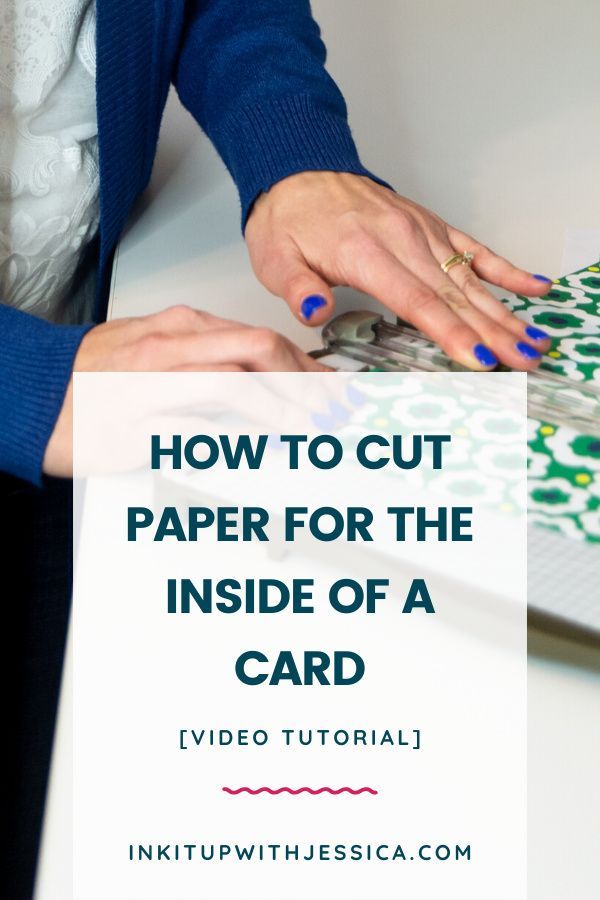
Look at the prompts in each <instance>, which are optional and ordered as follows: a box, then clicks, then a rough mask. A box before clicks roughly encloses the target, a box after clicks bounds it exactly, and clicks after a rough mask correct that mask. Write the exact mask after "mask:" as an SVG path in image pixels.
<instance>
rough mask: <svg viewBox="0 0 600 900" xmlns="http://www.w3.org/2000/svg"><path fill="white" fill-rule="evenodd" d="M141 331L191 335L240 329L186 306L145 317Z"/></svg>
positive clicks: (238, 325) (141, 322)
mask: <svg viewBox="0 0 600 900" xmlns="http://www.w3.org/2000/svg"><path fill="white" fill-rule="evenodd" d="M138 321H139V323H140V331H141V332H142V333H144V334H148V333H153V332H158V333H163V334H182V335H183V334H189V332H201V331H217V330H221V329H223V328H234V327H237V328H239V327H240V323H239V322H234V321H232V320H230V319H222V318H221V317H220V316H214V315H212V313H209V312H206V311H205V310H203V309H194V308H193V307H191V306H187V305H185V304H176V305H175V306H168V307H166V309H162V310H160V312H157V313H152V314H151V315H148V316H143V317H142V318H140V319H139V320H138Z"/></svg>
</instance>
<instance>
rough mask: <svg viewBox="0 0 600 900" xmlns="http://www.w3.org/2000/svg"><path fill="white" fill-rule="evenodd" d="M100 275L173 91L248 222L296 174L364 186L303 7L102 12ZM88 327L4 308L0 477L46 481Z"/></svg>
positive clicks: (129, 2) (120, 2) (182, 3)
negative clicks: (264, 198)
mask: <svg viewBox="0 0 600 900" xmlns="http://www.w3.org/2000/svg"><path fill="white" fill-rule="evenodd" d="M96 12H97V35H96V44H97V72H96V103H97V114H98V140H99V152H100V271H99V279H98V297H97V308H96V315H95V319H96V321H101V320H102V319H103V318H104V316H105V310H106V298H107V295H108V284H109V281H110V270H111V265H112V257H113V252H114V249H115V246H116V243H117V241H118V239H119V236H120V234H121V231H122V229H123V226H124V224H125V222H126V219H127V216H128V213H129V212H130V210H131V207H132V204H133V203H134V201H135V199H136V197H137V196H138V195H139V193H140V192H141V191H142V190H143V189H144V187H145V186H146V185H147V183H148V180H149V178H150V173H151V170H152V164H153V160H154V155H155V151H156V144H157V140H158V132H159V127H160V121H161V116H162V112H163V109H164V105H165V102H166V98H167V93H168V90H169V85H170V84H171V83H173V84H175V86H176V88H177V91H178V93H179V96H180V98H181V100H182V102H183V104H184V105H185V106H186V107H187V109H188V110H189V111H190V112H191V114H192V115H193V116H194V118H195V119H196V120H197V122H198V123H199V124H200V126H201V127H202V128H203V129H204V131H205V132H206V133H207V134H208V136H209V138H210V139H211V141H212V142H213V144H214V145H215V147H216V148H217V150H218V152H219V153H220V155H221V157H222V158H223V160H224V162H225V164H226V166H227V168H228V169H229V172H230V173H231V175H232V177H233V179H234V181H235V183H236V185H237V187H238V190H239V194H240V200H241V206H242V223H243V224H244V223H245V221H246V218H247V216H248V213H249V211H250V209H251V206H252V203H253V201H254V200H255V198H256V197H257V196H258V195H259V194H260V193H261V192H262V191H265V190H267V189H268V188H269V187H271V186H272V185H273V184H275V183H276V182H277V181H280V180H281V179H282V178H284V177H286V176H287V175H291V174H293V173H295V172H301V171H307V170H311V169H313V170H334V171H345V172H354V173H356V174H369V173H368V172H367V171H366V170H365V169H364V168H363V166H362V165H361V163H360V161H359V158H358V155H357V152H356V148H355V146H354V143H353V141H352V137H351V134H350V130H349V127H348V123H347V118H346V107H345V104H344V100H343V98H342V96H341V94H340V92H339V90H338V89H337V87H336V85H335V84H334V82H333V81H332V79H331V78H330V77H329V75H328V74H327V72H326V71H325V67H324V63H325V48H324V46H323V43H322V42H321V39H320V34H319V29H318V26H317V25H316V23H315V22H314V20H313V19H312V16H311V11H310V5H309V2H308V0H96ZM90 327H92V325H91V324H90V325H83V326H60V325H53V324H50V323H48V322H45V321H43V320H42V319H39V318H36V317H34V316H31V315H26V314H24V313H21V312H18V311H16V310H14V309H11V308H9V307H7V306H6V305H4V304H2V303H0V471H4V472H8V473H11V474H12V475H16V476H18V477H20V478H23V479H26V480H28V481H30V482H33V483H35V484H39V483H40V482H41V467H42V460H43V455H44V452H45V448H46V445H47V443H48V440H49V438H50V435H51V433H52V430H53V428H54V425H55V423H56V419H57V417H58V414H59V412H60V408H61V406H62V402H63V399H64V395H65V391H66V388H67V385H68V382H69V378H70V375H71V369H72V365H73V359H74V356H75V354H76V352H77V348H78V346H79V343H80V341H81V339H82V338H83V336H84V334H85V333H86V331H87V329H88V328H90Z"/></svg>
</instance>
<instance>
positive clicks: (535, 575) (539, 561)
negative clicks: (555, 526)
mask: <svg viewBox="0 0 600 900" xmlns="http://www.w3.org/2000/svg"><path fill="white" fill-rule="evenodd" d="M527 537H528V568H527V574H528V581H529V584H528V602H529V606H530V607H531V608H532V609H534V610H536V611H537V612H541V613H545V614H547V615H551V616H555V617H557V618H558V619H562V620H564V621H565V622H567V623H569V624H572V625H576V626H578V627H580V628H585V629H586V630H589V631H594V632H598V634H600V544H592V543H589V542H587V541H574V540H571V539H570V538H568V537H565V536H564V535H561V534H555V533H554V532H553V531H549V530H548V529H546V528H542V527H540V526H538V525H530V526H529V528H528V535H527Z"/></svg>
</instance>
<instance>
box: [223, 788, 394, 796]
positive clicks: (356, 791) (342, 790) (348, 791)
mask: <svg viewBox="0 0 600 900" xmlns="http://www.w3.org/2000/svg"><path fill="white" fill-rule="evenodd" d="M223 790H224V791H225V792H226V793H227V794H241V793H242V792H243V791H245V792H246V793H247V794H283V793H288V794H294V795H296V794H302V793H305V794H343V793H346V794H376V793H377V791H376V790H374V789H373V788H370V787H361V788H358V789H354V788H351V787H341V788H330V787H321V788H316V789H314V788H309V787H301V788H296V789H295V790H294V788H290V787H280V788H276V789H273V788H270V787H260V788H257V789H256V790H253V789H252V788H249V787H240V788H229V787H224V788H223Z"/></svg>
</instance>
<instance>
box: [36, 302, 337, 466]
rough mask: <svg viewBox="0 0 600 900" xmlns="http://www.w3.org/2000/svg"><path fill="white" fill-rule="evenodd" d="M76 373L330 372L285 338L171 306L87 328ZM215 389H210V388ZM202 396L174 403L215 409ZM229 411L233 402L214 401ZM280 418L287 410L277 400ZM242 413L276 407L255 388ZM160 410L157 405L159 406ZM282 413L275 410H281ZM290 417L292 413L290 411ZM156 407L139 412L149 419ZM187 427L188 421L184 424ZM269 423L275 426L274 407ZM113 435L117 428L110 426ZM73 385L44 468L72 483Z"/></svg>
mask: <svg viewBox="0 0 600 900" xmlns="http://www.w3.org/2000/svg"><path fill="white" fill-rule="evenodd" d="M74 371H75V372H244V371H248V372H325V371H328V370H327V368H326V367H325V366H323V365H321V364H320V363H318V362H317V361H316V360H314V359H312V358H311V357H310V356H307V355H306V354H305V353H303V352H302V351H301V350H300V349H299V348H298V347H296V346H294V344H292V343H291V342H290V341H288V340H286V338H284V337H282V336H281V335H279V334H277V333H276V332H274V331H270V330H269V329H266V328H251V327H249V326H247V325H241V324H240V323H238V322H230V321H228V320H227V319H220V318H217V317H216V316H212V315H209V314H208V313H204V312H199V311H196V310H193V309H190V308H189V307H187V306H173V307H171V308H170V309H165V310H164V311H163V312H160V313H157V314H155V315H151V316H143V317H140V318H134V319H117V320H115V321H113V322H106V323H105V324H103V325H98V326H96V328H92V329H91V330H90V331H89V332H88V333H87V334H86V336H85V337H84V339H83V341H82V342H81V345H80V347H79V351H78V353H77V355H76V357H75V364H74ZM213 388H214V385H213ZM207 393H208V395H207V396H206V397H204V398H203V397H201V396H200V395H199V392H198V385H197V384H194V385H193V393H192V395H191V396H189V397H187V396H183V395H182V396H181V397H178V402H179V403H180V405H181V407H182V408H183V409H185V408H186V405H187V406H190V405H191V406H192V407H193V408H195V409H201V407H202V403H203V402H204V401H207V402H211V403H212V404H213V405H214V403H215V391H214V389H213V390H208V392H207ZM216 399H217V400H221V399H222V401H223V405H227V402H228V400H231V401H232V402H231V405H233V404H235V402H236V398H235V397H234V398H233V399H232V398H226V397H223V398H221V397H217V398H216ZM279 401H280V403H281V416H280V418H281V419H282V420H283V416H284V415H285V414H286V409H288V408H290V406H291V399H290V398H288V397H283V398H279ZM239 402H240V404H241V411H242V412H244V413H246V414H249V415H250V417H252V416H254V417H255V418H256V416H257V415H258V412H259V411H260V410H261V409H264V408H265V407H266V406H267V405H268V404H271V407H272V403H273V402H274V400H273V398H272V397H268V396H266V392H263V391H261V389H260V388H259V386H258V385H257V384H256V383H254V382H253V383H252V385H249V386H248V391H247V394H246V396H244V397H241V398H239ZM157 404H158V401H157ZM278 408H279V407H278ZM288 411H290V412H291V411H292V410H291V408H290V409H289V410H288ZM157 412H158V408H157V409H156V410H155V409H143V410H140V415H142V414H143V415H144V416H146V417H148V416H150V415H155V414H156V413H157ZM189 421H190V422H191V421H192V419H190V420H189ZM270 421H274V417H273V412H272V409H271V414H270ZM113 430H114V425H113ZM72 432H73V380H72V379H71V382H70V384H69V387H68V389H67V393H66V396H65V400H64V403H63V406H62V410H61V412H60V415H59V417H58V420H57V422H56V426H55V428H54V431H53V433H52V436H51V438H50V441H49V442H48V446H47V447H46V453H45V456H44V465H43V469H44V472H45V473H46V474H47V475H54V476H58V477H61V478H69V477H71V475H72V473H73V437H72Z"/></svg>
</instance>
